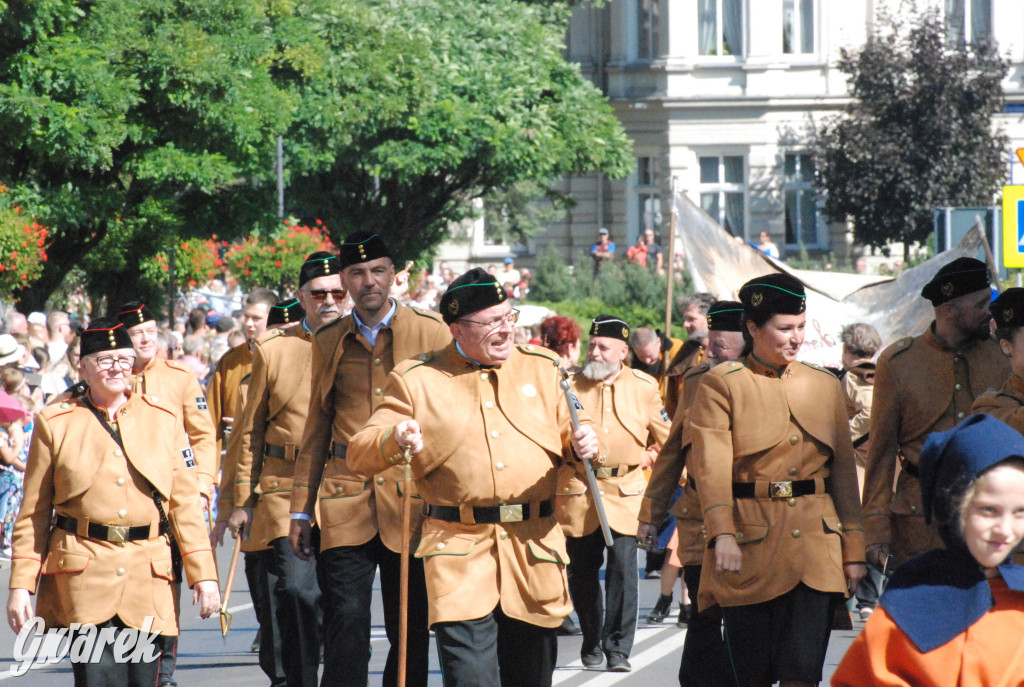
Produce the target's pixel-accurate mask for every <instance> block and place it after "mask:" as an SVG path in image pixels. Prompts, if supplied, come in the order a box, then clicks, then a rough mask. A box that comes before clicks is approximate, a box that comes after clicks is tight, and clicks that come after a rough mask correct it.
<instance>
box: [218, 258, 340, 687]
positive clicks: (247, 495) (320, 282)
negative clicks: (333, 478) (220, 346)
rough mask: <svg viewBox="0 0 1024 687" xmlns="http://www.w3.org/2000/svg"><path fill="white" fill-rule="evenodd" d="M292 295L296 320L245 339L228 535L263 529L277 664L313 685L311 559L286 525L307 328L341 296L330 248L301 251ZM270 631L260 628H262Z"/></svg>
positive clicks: (303, 398)
mask: <svg viewBox="0 0 1024 687" xmlns="http://www.w3.org/2000/svg"><path fill="white" fill-rule="evenodd" d="M298 298H299V302H300V303H301V304H302V305H303V306H304V309H305V311H306V315H305V318H304V319H303V321H302V323H301V324H300V326H298V327H290V328H288V329H275V330H272V331H270V332H267V333H266V334H264V335H263V336H261V337H260V338H259V339H257V340H256V345H255V346H254V347H253V364H252V374H251V375H250V376H249V389H248V394H247V396H246V399H245V403H244V405H243V410H242V414H241V418H240V420H239V424H238V426H237V431H238V432H240V433H241V438H240V443H239V444H238V448H237V456H235V458H236V459H237V461H236V464H235V480H234V502H235V510H234V512H233V513H232V515H231V519H230V520H229V521H228V527H229V528H230V529H231V531H232V532H234V533H235V536H236V537H237V536H243V537H248V530H249V528H250V527H252V529H253V531H254V532H259V533H260V534H261V536H264V537H266V539H267V541H268V543H269V546H270V553H269V554H268V555H267V556H266V561H267V567H268V572H269V573H270V574H271V575H272V576H274V577H276V578H277V583H276V584H275V585H274V589H272V590H271V593H272V594H274V596H275V599H274V600H275V601H276V603H275V604H274V607H275V609H276V610H275V615H276V619H277V623H278V626H279V627H280V638H281V659H282V663H283V665H284V672H285V675H286V676H287V678H288V684H289V685H293V686H295V685H309V686H310V687H315V686H316V684H317V672H318V667H319V663H320V620H319V609H318V604H319V600H320V587H319V585H318V584H317V576H316V564H315V562H314V561H312V560H310V559H302V558H299V557H298V556H296V555H295V553H294V552H293V551H292V548H291V546H290V544H289V543H288V529H289V523H290V520H291V518H290V515H289V509H290V505H291V495H292V484H293V479H294V476H295V467H296V465H295V461H296V458H298V454H299V445H300V443H301V441H302V433H303V429H304V427H305V425H306V413H307V412H308V410H309V397H310V389H311V379H310V374H311V371H310V370H311V362H312V355H313V348H312V345H311V343H312V341H313V333H314V332H315V331H316V330H317V329H318V328H319V327H321V326H323V325H325V324H327V323H329V322H333V321H334V320H336V319H338V317H340V315H341V312H340V307H341V303H343V302H344V300H345V298H346V293H345V290H344V288H343V287H342V283H341V262H340V261H339V260H338V258H337V257H336V256H334V255H331V254H330V253H327V252H317V253H313V254H312V255H310V256H309V257H308V258H306V261H305V262H304V263H303V265H302V269H301V271H300V273H299V291H298ZM233 449H234V445H233ZM270 634H271V631H270V628H267V629H266V630H265V632H264V635H265V636H270Z"/></svg>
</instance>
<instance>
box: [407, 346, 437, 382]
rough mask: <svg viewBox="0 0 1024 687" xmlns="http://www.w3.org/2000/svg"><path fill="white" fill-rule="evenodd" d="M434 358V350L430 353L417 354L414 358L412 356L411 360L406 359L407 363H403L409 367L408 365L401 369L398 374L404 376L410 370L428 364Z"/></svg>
mask: <svg viewBox="0 0 1024 687" xmlns="http://www.w3.org/2000/svg"><path fill="white" fill-rule="evenodd" d="M433 359H434V352H433V351H430V352H429V353H420V354H419V355H417V356H415V357H413V358H410V359H409V360H407V361H405V363H403V364H402V365H408V367H406V368H405V369H404V370H399V371H398V374H399V375H400V376H402V377H404V376H405V375H407V374H409V371H410V370H415V369H416V368H417V367H419V366H421V365H426V364H427V363H429V362H430V361H431V360H433Z"/></svg>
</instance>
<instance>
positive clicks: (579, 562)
mask: <svg viewBox="0 0 1024 687" xmlns="http://www.w3.org/2000/svg"><path fill="white" fill-rule="evenodd" d="M628 341H629V325H628V324H626V323H625V322H624V321H622V320H620V319H619V318H617V317H613V316H611V315H598V316H597V317H596V318H594V321H593V323H592V324H591V327H590V343H589V345H588V349H587V362H586V364H585V365H584V367H583V369H582V370H581V371H580V372H578V373H577V374H576V375H575V376H574V378H573V390H574V391H575V393H576V396H577V398H579V401H580V403H581V404H582V405H583V407H584V408H586V409H587V411H588V413H589V414H590V417H591V418H592V419H593V420H594V421H595V423H597V424H598V425H599V429H598V430H597V433H598V436H599V437H600V438H601V443H602V447H601V448H602V450H601V455H600V456H599V457H598V459H597V461H596V464H595V466H594V467H595V473H596V477H597V480H598V485H599V487H600V491H601V500H602V501H603V503H604V509H605V512H606V514H607V516H608V523H609V526H610V528H611V530H612V538H613V541H614V543H613V545H612V546H611V547H607V546H606V545H605V542H604V536H603V535H602V533H601V529H600V523H599V522H598V517H597V507H596V506H595V505H594V500H593V498H592V496H591V495H590V494H588V493H587V492H588V488H587V477H586V474H585V472H584V470H585V468H584V467H583V465H582V464H579V465H565V466H563V467H562V468H561V470H560V471H559V476H558V477H559V479H558V491H557V497H556V498H555V504H556V509H555V513H556V517H557V518H558V522H559V524H560V525H561V526H562V529H563V530H564V531H565V534H566V536H567V537H568V539H567V540H566V549H567V551H568V553H569V569H568V574H569V592H570V594H571V595H572V601H573V605H574V606H575V607H576V613H577V615H579V618H580V628H581V629H582V630H583V646H582V648H581V651H580V655H581V659H582V661H583V665H584V667H587V668H596V667H598V666H600V665H601V663H603V662H604V660H605V657H607V659H608V665H607V669H608V670H609V671H612V672H622V673H627V672H629V671H630V665H629V654H630V651H632V648H633V637H634V636H635V634H636V617H637V596H638V589H637V567H636V529H637V515H638V514H639V512H640V502H641V500H642V498H643V493H644V488H645V487H646V486H647V480H646V479H644V473H643V470H642V469H641V464H642V463H643V461H644V457H645V454H646V452H647V450H648V446H655V447H657V448H660V446H661V444H662V443H663V442H664V441H665V439H666V438H667V436H668V429H669V425H668V414H667V413H666V412H665V410H664V408H662V406H661V395H660V394H659V393H658V382H657V381H656V380H655V379H654V378H653V377H651V376H650V375H648V374H646V373H644V372H641V371H640V370H631V369H628V368H625V367H624V366H623V361H624V360H625V359H626V354H627V353H628V352H629V344H628ZM606 549H607V552H608V565H607V567H606V569H605V578H604V580H605V595H604V596H605V598H604V601H605V603H604V604H602V599H601V582H600V580H599V578H598V573H599V571H600V569H601V566H602V565H603V564H604V562H605V561H604V558H605V550H606Z"/></svg>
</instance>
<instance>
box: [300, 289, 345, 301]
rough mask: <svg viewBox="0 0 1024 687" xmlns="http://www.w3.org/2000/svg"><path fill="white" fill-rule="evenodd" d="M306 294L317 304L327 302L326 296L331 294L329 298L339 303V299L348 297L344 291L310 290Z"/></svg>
mask: <svg viewBox="0 0 1024 687" xmlns="http://www.w3.org/2000/svg"><path fill="white" fill-rule="evenodd" d="M307 293H309V295H310V296H312V298H313V300H314V301H316V302H317V303H323V302H324V301H325V300H327V294H331V298H333V299H334V300H336V301H341V299H343V298H344V297H345V296H346V295H348V291H346V290H345V289H310V290H309V291H308V292H307Z"/></svg>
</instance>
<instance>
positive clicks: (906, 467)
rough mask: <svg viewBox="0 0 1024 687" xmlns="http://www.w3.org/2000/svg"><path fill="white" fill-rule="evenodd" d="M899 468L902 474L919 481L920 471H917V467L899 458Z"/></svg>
mask: <svg viewBox="0 0 1024 687" xmlns="http://www.w3.org/2000/svg"><path fill="white" fill-rule="evenodd" d="M900 467H901V468H902V470H903V472H905V473H907V474H908V475H910V476H911V477H913V478H915V479H921V471H920V470H918V469H917V466H916V465H914V464H913V463H911V462H910V461H909V460H907V459H906V458H900Z"/></svg>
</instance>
